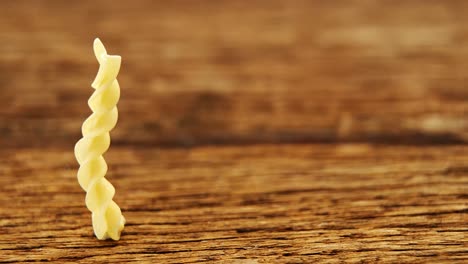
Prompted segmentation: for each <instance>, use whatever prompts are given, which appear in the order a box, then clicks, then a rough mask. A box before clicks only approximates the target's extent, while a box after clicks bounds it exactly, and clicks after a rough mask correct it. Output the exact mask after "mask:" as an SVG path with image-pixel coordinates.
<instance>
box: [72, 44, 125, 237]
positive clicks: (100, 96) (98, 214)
mask: <svg viewBox="0 0 468 264" xmlns="http://www.w3.org/2000/svg"><path fill="white" fill-rule="evenodd" d="M94 54H95V55H96V58H97V60H98V62H99V65H100V66H99V71H98V73H97V76H96V78H95V80H94V82H93V83H92V84H91V86H92V87H93V88H94V89H95V91H94V93H93V94H92V95H91V97H90V98H89V100H88V105H89V107H90V108H91V110H92V112H93V113H92V114H91V116H89V117H88V118H87V119H86V120H85V122H84V123H83V126H82V128H81V132H82V134H83V138H81V139H80V140H79V141H78V142H77V143H76V145H75V156H76V159H77V161H78V163H79V165H80V168H79V169H78V175H77V177H78V182H79V184H80V186H81V188H83V189H84V190H85V191H86V207H87V208H88V209H89V210H90V211H91V212H92V222H93V229H94V234H95V235H96V237H97V238H98V239H101V240H102V239H108V238H111V239H113V240H119V239H120V233H121V232H122V230H123V228H124V225H125V218H124V217H123V215H122V212H121V211H120V208H119V206H118V205H117V204H116V203H115V202H114V201H113V200H112V198H113V197H114V194H115V189H114V186H112V184H111V183H110V182H109V181H108V180H107V179H106V178H104V176H105V175H106V172H107V163H106V161H105V160H104V158H103V156H102V155H103V154H104V153H105V152H106V151H107V149H108V148H109V145H110V135H109V132H110V131H111V130H112V129H113V128H114V127H115V125H116V123H117V119H118V111H117V102H118V101H119V98H120V87H119V83H118V82H117V79H116V78H117V74H118V73H119V70H120V63H121V57H120V56H117V55H108V54H107V52H106V49H105V48H104V45H103V44H102V42H101V41H100V40H99V39H95V40H94Z"/></svg>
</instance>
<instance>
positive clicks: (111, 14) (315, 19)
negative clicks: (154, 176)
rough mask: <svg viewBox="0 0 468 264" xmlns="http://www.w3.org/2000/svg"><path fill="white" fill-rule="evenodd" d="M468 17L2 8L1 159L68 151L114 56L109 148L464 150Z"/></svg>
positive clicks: (416, 4) (454, 12)
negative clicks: (445, 146) (12, 150)
mask: <svg viewBox="0 0 468 264" xmlns="http://www.w3.org/2000/svg"><path fill="white" fill-rule="evenodd" d="M467 13H468V2H467V1H427V0H419V1H417V0H412V1H406V0H396V1H373V0H350V1H321V0H320V1H319V0H315V1H314V0H311V1H309V0H304V1H287V2H284V1H276V0H263V1H259V0H252V1H227V0H223V1H171V3H167V1H131V2H128V1H94V0H88V1H76V2H72V3H69V2H63V1H21V0H19V1H2V2H1V3H0V40H1V42H0V87H1V89H0V105H2V107H0V134H1V135H2V136H1V137H0V144H1V146H11V147H17V146H23V147H31V146H58V147H62V146H64V145H66V146H67V147H72V144H73V142H75V141H76V140H77V139H78V138H79V131H80V129H79V128H80V125H81V123H82V121H83V119H84V118H85V117H86V116H87V115H89V110H88V109H87V108H86V107H85V104H86V101H87V99H88V97H89V96H90V94H91V93H92V89H91V88H90V83H91V81H92V79H93V77H94V75H95V73H96V70H97V67H98V66H97V62H96V61H95V58H94V57H93V53H92V46H91V44H92V40H93V38H94V37H96V36H99V37H101V38H102V40H103V41H104V43H105V44H106V45H107V47H108V49H109V52H111V53H117V54H120V55H122V56H123V67H122V71H121V74H120V76H119V78H120V83H121V86H122V100H121V102H120V104H119V110H120V117H121V119H120V122H119V129H118V130H117V131H115V133H114V137H113V140H114V143H117V144H143V145H148V144H151V145H161V144H163V145H198V144H213V143H218V144H220V143H222V144H224V143H231V144H232V143H255V142H286V143H287V142H323V141H329V142H343V141H344V142H350V141H353V142H369V141H373V142H387V143H388V142H390V143H394V142H396V143H424V144H427V143H434V142H435V143H461V142H463V143H465V142H467V135H468V134H467V131H468V121H467V119H466V117H467V115H468V105H467V103H466V101H467V99H468V88H467V85H466V83H467V78H466V76H467V69H468V63H467V62H468V50H467V48H466V47H468V27H466V25H467V24H468V16H466V14H467Z"/></svg>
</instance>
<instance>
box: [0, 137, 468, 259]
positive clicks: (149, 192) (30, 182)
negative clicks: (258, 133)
mask: <svg viewBox="0 0 468 264" xmlns="http://www.w3.org/2000/svg"><path fill="white" fill-rule="evenodd" d="M0 158H1V159H0V160H1V162H0V175H1V176H0V193H1V194H2V195H0V250H1V254H0V262H2V263H13V262H26V261H57V262H62V263H64V262H70V263H71V262H73V263H76V262H80V263H96V262H102V261H105V262H114V261H118V262H132V261H133V262H142V261H147V262H153V263H155V262H157V263H161V262H164V263H194V262H204V261H207V262H212V263H315V262H317V261H321V262H323V263H338V262H342V261H346V262H361V263H373V262H379V263H395V262H399V263H401V262H406V263H428V262H431V263H434V262H437V263H463V262H466V261H467V260H468V252H467V246H468V241H467V239H466V235H467V231H468V226H467V220H468V218H467V204H468V197H467V190H468V189H467V186H468V181H467V177H466V175H467V172H468V168H467V166H466V164H467V161H468V153H467V151H466V147H461V146H439V147H427V146H426V147H422V146H419V147H415V146H386V147H384V146H377V145H368V144H341V145H333V144H325V145H324V144H314V145H308V144H302V145H300V144H298V145H254V146H243V147H234V146H232V147H199V148H191V149H160V148H146V149H142V148H137V149H135V148H128V147H124V148H116V147H114V148H112V149H111V150H110V151H109V153H108V155H106V159H107V160H108V162H109V165H110V170H109V174H108V176H107V177H108V179H109V180H110V181H111V182H112V183H113V184H114V185H115V187H116V191H117V192H116V196H115V200H116V201H117V203H118V204H119V205H121V207H122V208H123V213H124V215H125V217H126V218H127V221H128V223H127V226H126V228H125V230H124V232H123V236H122V239H121V240H120V241H118V242H112V241H98V240H97V239H96V238H95V237H94V236H93V233H92V228H91V223H90V214H89V212H87V209H86V208H85V206H84V195H85V194H84V193H83V192H82V190H81V189H80V187H79V185H78V183H77V182H76V178H75V173H76V169H77V168H76V167H77V166H76V163H75V160H74V157H73V155H72V153H70V151H69V150H68V149H62V148H47V149H22V150H17V151H16V152H15V153H14V154H12V153H11V151H9V150H5V149H3V150H0Z"/></svg>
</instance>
